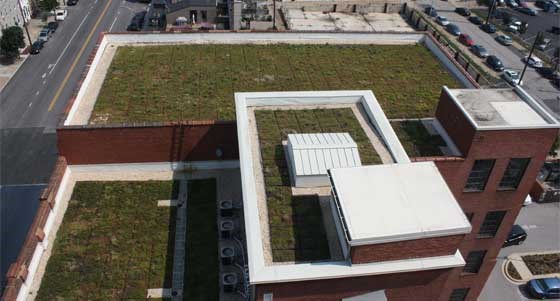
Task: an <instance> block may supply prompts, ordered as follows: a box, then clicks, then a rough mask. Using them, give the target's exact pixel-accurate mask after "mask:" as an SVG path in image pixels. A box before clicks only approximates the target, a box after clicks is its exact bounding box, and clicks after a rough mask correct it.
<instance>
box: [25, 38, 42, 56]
mask: <svg viewBox="0 0 560 301" xmlns="http://www.w3.org/2000/svg"><path fill="white" fill-rule="evenodd" d="M43 46H45V41H43V40H37V41H35V42H33V44H31V50H29V52H30V53H31V54H38V53H39V52H41V49H43Z"/></svg>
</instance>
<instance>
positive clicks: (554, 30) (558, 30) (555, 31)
mask: <svg viewBox="0 0 560 301" xmlns="http://www.w3.org/2000/svg"><path fill="white" fill-rule="evenodd" d="M550 33H553V34H560V26H552V27H551V28H550Z"/></svg>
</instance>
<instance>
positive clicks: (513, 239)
mask: <svg viewBox="0 0 560 301" xmlns="http://www.w3.org/2000/svg"><path fill="white" fill-rule="evenodd" d="M525 239H527V232H525V230H523V228H522V227H521V226H519V225H513V227H511V231H509V235H508V237H507V239H506V241H505V242H504V245H503V247H509V246H513V245H520V244H522V243H523V242H524V241H525Z"/></svg>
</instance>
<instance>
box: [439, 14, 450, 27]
mask: <svg viewBox="0 0 560 301" xmlns="http://www.w3.org/2000/svg"><path fill="white" fill-rule="evenodd" d="M436 23H438V24H439V25H441V26H446V25H448V24H449V21H448V20H447V18H446V17H444V16H437V17H436Z"/></svg>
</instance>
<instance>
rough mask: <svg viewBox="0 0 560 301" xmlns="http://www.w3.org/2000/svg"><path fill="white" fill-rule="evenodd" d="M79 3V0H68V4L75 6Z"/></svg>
mask: <svg viewBox="0 0 560 301" xmlns="http://www.w3.org/2000/svg"><path fill="white" fill-rule="evenodd" d="M76 4H78V0H66V5H68V6H73V5H76Z"/></svg>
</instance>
